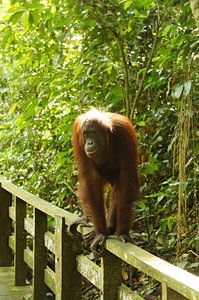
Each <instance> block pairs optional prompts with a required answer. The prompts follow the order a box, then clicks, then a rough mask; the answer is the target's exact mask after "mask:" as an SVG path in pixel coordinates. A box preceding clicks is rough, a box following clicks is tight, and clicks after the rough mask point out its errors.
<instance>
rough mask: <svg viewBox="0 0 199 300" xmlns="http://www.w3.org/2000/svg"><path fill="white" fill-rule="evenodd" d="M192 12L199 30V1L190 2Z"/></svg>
mask: <svg viewBox="0 0 199 300" xmlns="http://www.w3.org/2000/svg"><path fill="white" fill-rule="evenodd" d="M190 4H191V10H192V13H193V15H194V18H195V20H196V24H197V27H198V28H199V0H190Z"/></svg>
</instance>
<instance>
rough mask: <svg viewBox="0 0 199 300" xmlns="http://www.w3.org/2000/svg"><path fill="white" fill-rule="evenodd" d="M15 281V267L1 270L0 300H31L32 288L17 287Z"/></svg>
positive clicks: (27, 286)
mask: <svg viewBox="0 0 199 300" xmlns="http://www.w3.org/2000/svg"><path fill="white" fill-rule="evenodd" d="M14 280H15V276H14V267H1V268H0V300H22V299H26V300H31V299H32V298H31V293H32V288H31V286H29V285H26V286H15V285H14Z"/></svg>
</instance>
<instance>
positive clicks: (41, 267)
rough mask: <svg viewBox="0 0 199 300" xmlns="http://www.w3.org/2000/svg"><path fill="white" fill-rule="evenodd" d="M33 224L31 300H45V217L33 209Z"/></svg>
mask: <svg viewBox="0 0 199 300" xmlns="http://www.w3.org/2000/svg"><path fill="white" fill-rule="evenodd" d="M33 222H34V239H33V254H34V260H33V280H32V282H33V300H41V299H45V298H46V285H45V282H44V271H45V268H46V265H47V249H46V247H45V245H44V234H45V232H46V230H47V215H46V214H44V213H43V212H41V211H40V210H38V209H36V208H34V217H33Z"/></svg>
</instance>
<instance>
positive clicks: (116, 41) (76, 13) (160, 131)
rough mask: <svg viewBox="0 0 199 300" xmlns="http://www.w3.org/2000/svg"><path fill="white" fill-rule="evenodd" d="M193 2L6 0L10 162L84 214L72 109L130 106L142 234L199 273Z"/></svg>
mask: <svg viewBox="0 0 199 300" xmlns="http://www.w3.org/2000/svg"><path fill="white" fill-rule="evenodd" d="M190 2H191V3H190ZM190 2H189V1H186V0H179V1H176V0H173V1H168V0H162V1H159V0H157V1H155V0H137V1H133V0H106V1H101V0H96V1H93V0H67V1H64V0H43V1H42V0H23V1H17V0H10V1H8V0H7V1H6V0H4V1H3V0H1V1H0V15H1V19H0V104H1V105H0V143H1V144H0V145H1V146H0V172H1V174H2V175H3V176H6V177H7V178H9V179H11V180H12V181H13V182H15V183H16V184H18V185H20V186H23V187H24V188H25V189H28V190H29V191H31V192H32V193H34V194H36V195H39V196H40V197H42V198H43V199H45V200H47V201H50V202H52V203H54V204H56V205H58V206H60V207H63V208H65V209H68V210H70V211H71V212H76V213H78V214H79V213H80V208H79V205H78V203H77V199H76V195H75V191H76V185H77V173H76V167H75V164H74V160H73V149H72V145H71V130H72V124H73V121H74V120H75V118H76V117H77V116H78V115H79V114H80V113H82V112H84V111H86V110H87V109H89V108H90V107H96V108H102V109H104V110H106V111H111V112H117V113H121V114H124V115H126V116H128V117H129V118H130V119H131V120H132V121H133V124H134V127H135V130H136V132H137V136H138V140H139V150H140V176H141V198H140V201H139V203H138V204H137V207H136V213H135V222H134V228H133V232H132V235H133V236H134V237H135V238H136V239H137V241H138V245H140V246H141V247H143V248H144V249H146V250H148V251H150V252H152V253H154V254H156V255H158V256H160V257H162V258H164V259H166V260H168V261H170V262H172V263H175V264H176V265H178V266H180V267H182V268H186V269H187V270H189V271H191V272H193V273H195V274H197V275H199V202H198V192H199V155H198V153H199V118H198V111H199V31H198V29H197V27H198V26H199V1H198V0H192V1H190ZM127 277H128V276H127ZM127 279H128V278H127Z"/></svg>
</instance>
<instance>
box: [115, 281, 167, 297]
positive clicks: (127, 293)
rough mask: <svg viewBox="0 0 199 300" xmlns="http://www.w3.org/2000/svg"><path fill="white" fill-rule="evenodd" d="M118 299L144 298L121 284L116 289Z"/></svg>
mask: <svg viewBox="0 0 199 300" xmlns="http://www.w3.org/2000/svg"><path fill="white" fill-rule="evenodd" d="M118 300H144V298H142V297H141V296H139V295H138V294H137V293H135V292H134V291H132V290H131V289H129V288H128V287H127V286H126V285H124V284H122V285H121V286H120V287H119V289H118ZM162 300H163V299H162Z"/></svg>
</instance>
